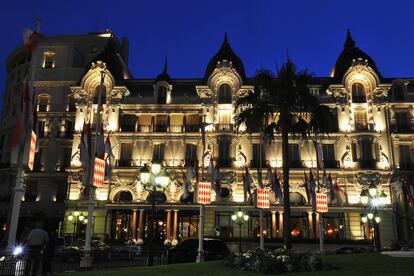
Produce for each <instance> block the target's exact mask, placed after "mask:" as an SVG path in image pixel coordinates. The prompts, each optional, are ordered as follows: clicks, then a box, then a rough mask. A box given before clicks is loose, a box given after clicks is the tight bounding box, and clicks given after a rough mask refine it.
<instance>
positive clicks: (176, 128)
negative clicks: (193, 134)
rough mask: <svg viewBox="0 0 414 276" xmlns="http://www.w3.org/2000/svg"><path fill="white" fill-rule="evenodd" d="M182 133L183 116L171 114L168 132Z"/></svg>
mask: <svg viewBox="0 0 414 276" xmlns="http://www.w3.org/2000/svg"><path fill="white" fill-rule="evenodd" d="M182 131H183V115H179V114H171V115H170V132H178V133H179V132H182Z"/></svg>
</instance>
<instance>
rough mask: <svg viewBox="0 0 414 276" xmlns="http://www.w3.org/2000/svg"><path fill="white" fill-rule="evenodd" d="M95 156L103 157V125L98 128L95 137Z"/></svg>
mask: <svg viewBox="0 0 414 276" xmlns="http://www.w3.org/2000/svg"><path fill="white" fill-rule="evenodd" d="M96 157H99V158H101V159H104V158H105V137H104V131H103V126H101V129H100V130H99V132H98V135H97V137H96Z"/></svg>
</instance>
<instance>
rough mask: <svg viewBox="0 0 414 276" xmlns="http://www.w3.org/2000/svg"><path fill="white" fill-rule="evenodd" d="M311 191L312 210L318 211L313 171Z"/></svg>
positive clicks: (310, 180) (310, 173)
mask: <svg viewBox="0 0 414 276" xmlns="http://www.w3.org/2000/svg"><path fill="white" fill-rule="evenodd" d="M309 191H310V194H311V197H312V210H313V211H314V212H315V211H316V182H315V178H313V173H312V170H309Z"/></svg>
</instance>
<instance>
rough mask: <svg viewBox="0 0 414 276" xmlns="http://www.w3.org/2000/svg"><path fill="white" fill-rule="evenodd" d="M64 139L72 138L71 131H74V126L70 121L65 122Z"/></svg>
mask: <svg viewBox="0 0 414 276" xmlns="http://www.w3.org/2000/svg"><path fill="white" fill-rule="evenodd" d="M65 128H66V130H65V136H64V137H65V138H73V131H74V130H75V124H74V123H73V121H71V120H65Z"/></svg>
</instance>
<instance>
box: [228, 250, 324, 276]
mask: <svg viewBox="0 0 414 276" xmlns="http://www.w3.org/2000/svg"><path fill="white" fill-rule="evenodd" d="M226 265H227V266H229V267H235V268H239V269H241V270H248V271H253V272H260V273H266V274H267V273H285V272H292V271H295V272H300V271H318V270H321V269H322V268H323V262H322V259H321V258H320V257H319V255H315V254H311V253H295V252H293V251H291V250H287V249H286V247H283V248H278V249H275V250H269V249H266V250H261V249H259V248H257V249H254V250H249V251H246V252H240V251H236V252H233V253H231V254H230V256H229V257H228V259H227V260H226Z"/></svg>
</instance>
